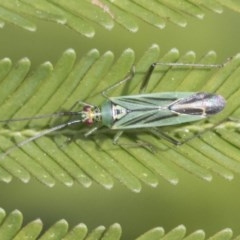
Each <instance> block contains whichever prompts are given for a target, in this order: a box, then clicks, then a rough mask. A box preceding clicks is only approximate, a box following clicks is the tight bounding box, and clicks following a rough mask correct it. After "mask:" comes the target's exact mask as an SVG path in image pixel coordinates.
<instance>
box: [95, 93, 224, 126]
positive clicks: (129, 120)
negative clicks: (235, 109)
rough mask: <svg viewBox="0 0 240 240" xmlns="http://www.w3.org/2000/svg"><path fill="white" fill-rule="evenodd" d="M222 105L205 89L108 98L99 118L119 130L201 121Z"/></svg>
mask: <svg viewBox="0 0 240 240" xmlns="http://www.w3.org/2000/svg"><path fill="white" fill-rule="evenodd" d="M224 106H225V100H224V98H223V97H222V96H220V95H216V94H210V93H205V92H198V93H193V92H177V93H174V92H165V93H151V94H141V95H133V96H122V97H111V98H109V100H108V101H106V102H105V103H104V104H103V105H102V106H101V121H102V124H103V125H104V126H107V127H109V128H111V129H120V130H124V129H135V128H150V127H162V126H169V125H176V124H180V123H186V122H192V121H196V120H201V119H203V118H205V117H207V116H210V115H213V114H216V113H218V112H220V111H221V110H222V109H223V108H224ZM98 114H99V112H97V115H98Z"/></svg>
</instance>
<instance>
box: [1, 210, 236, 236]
mask: <svg viewBox="0 0 240 240" xmlns="http://www.w3.org/2000/svg"><path fill="white" fill-rule="evenodd" d="M0 212H1V213H2V214H3V215H4V216H3V220H2V221H3V223H2V224H1V226H0V236H1V239H3V240H22V239H24V240H35V239H38V240H45V239H46V240H49V239H52V240H84V239H85V240H92V239H95V240H108V239H109V240H120V239H123V238H122V227H121V226H120V224H118V223H114V224H112V225H110V226H109V227H108V228H106V227H104V226H98V227H96V228H95V229H92V230H89V229H88V227H87V226H86V225H85V224H83V223H80V224H77V225H76V226H74V227H73V228H72V229H70V230H69V227H68V222H67V221H66V220H63V219H62V220H59V221H57V222H56V223H54V224H53V225H52V226H48V228H47V229H44V230H43V223H42V221H41V220H40V219H36V220H34V221H31V222H29V223H26V225H22V220H23V216H22V214H21V212H19V211H18V210H14V211H13V212H11V213H9V214H8V215H6V213H5V211H4V210H3V209H0ZM239 237H240V236H236V237H234V238H233V231H232V230H231V229H230V228H225V229H222V230H220V231H219V232H217V233H215V234H214V235H212V236H210V237H208V238H206V237H205V232H204V231H203V230H196V231H194V232H192V233H190V234H186V227H185V226H184V225H179V226H177V227H175V228H173V229H172V230H170V231H169V232H167V233H165V231H164V229H163V228H162V227H158V226H157V227H155V228H152V229H150V230H148V231H147V232H145V233H142V234H141V235H140V236H139V237H137V238H136V240H155V239H156V240H157V239H163V240H178V239H179V240H180V239H183V238H184V239H186V240H204V239H209V240H228V239H229V240H230V239H239Z"/></svg>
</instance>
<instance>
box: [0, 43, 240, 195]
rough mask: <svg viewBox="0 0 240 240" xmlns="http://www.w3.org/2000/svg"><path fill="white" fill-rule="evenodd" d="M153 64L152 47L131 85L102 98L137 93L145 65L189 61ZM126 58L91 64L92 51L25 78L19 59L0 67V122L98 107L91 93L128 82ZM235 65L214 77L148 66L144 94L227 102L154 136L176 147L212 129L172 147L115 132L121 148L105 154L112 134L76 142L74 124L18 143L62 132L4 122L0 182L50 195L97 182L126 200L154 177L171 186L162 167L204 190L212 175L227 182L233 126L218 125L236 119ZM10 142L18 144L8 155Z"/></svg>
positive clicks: (140, 134)
mask: <svg viewBox="0 0 240 240" xmlns="http://www.w3.org/2000/svg"><path fill="white" fill-rule="evenodd" d="M159 55H160V51H159V47H158V46H157V45H152V46H151V47H150V48H149V49H148V50H147V51H146V52H145V54H144V55H143V56H142V57H141V58H140V60H139V61H138V62H136V63H135V68H136V70H135V76H134V78H133V79H132V80H131V81H130V82H129V83H126V84H122V85H121V86H119V88H116V89H113V90H112V91H111V92H109V94H110V95H111V96H121V95H130V94H137V93H138V89H139V87H140V85H141V82H142V81H143V79H144V77H145V75H146V72H147V71H148V68H149V66H150V65H151V64H152V63H153V62H156V61H161V62H181V63H192V62H195V61H196V60H195V58H196V56H195V53H194V52H192V51H190V52H187V53H186V54H185V55H183V56H180V54H179V52H178V51H177V49H171V50H170V51H169V52H168V53H166V54H165V56H162V57H161V58H160V57H159ZM134 58H135V57H134V52H133V50H131V49H126V50H125V51H124V52H123V53H122V55H121V56H120V57H119V58H118V59H116V60H115V57H114V55H113V53H112V52H109V51H108V52H106V53H104V54H102V55H100V54H99V52H98V51H97V50H95V49H94V50H91V51H90V52H89V53H87V54H86V56H84V57H83V58H81V59H79V60H77V57H76V53H75V51H74V50H72V49H69V50H66V51H65V52H64V53H63V55H62V56H61V57H60V58H59V60H58V62H57V63H56V64H55V66H52V64H51V63H49V62H46V63H44V64H42V65H41V66H39V68H37V69H36V70H35V71H33V73H31V72H29V66H30V61H29V60H28V59H26V58H25V59H23V60H20V61H19V62H17V63H16V65H13V66H11V65H10V61H9V60H7V61H6V60H4V59H3V60H2V61H0V69H3V72H5V73H8V74H3V75H2V79H1V81H0V89H1V90H2V89H3V88H4V91H3V94H2V95H0V96H1V97H2V99H1V102H2V104H1V111H0V117H1V118H0V119H2V120H4V119H5V120H6V119H12V118H22V117H31V116H37V115H41V114H51V113H54V112H61V111H69V110H70V109H71V110H72V111H75V110H76V109H78V111H79V110H80V111H81V108H80V109H79V107H80V106H79V107H78V106H75V107H76V109H75V108H74V109H72V106H73V105H75V103H76V101H79V100H80V101H84V102H87V103H90V104H94V105H98V106H101V104H102V103H103V102H104V101H106V99H105V98H104V97H103V96H102V95H101V92H102V91H103V90H105V89H106V88H108V87H109V86H111V85H113V84H115V83H117V82H119V81H120V80H121V79H123V78H124V77H125V76H126V75H127V74H129V71H130V70H131V68H132V65H133V64H134ZM215 59H216V54H215V53H214V52H209V53H207V54H206V55H205V56H203V57H202V58H201V59H200V60H199V61H196V62H199V63H203V64H210V63H214V62H215ZM239 65H240V55H236V57H233V58H232V59H231V60H229V61H228V62H227V63H225V64H224V66H223V67H222V68H219V69H199V68H189V67H184V68H180V67H172V68H170V67H166V66H160V65H158V66H157V67H156V69H155V70H154V72H153V74H152V75H151V79H150V82H149V86H148V88H147V92H164V91H202V90H204V91H208V92H219V93H220V94H222V95H223V96H224V97H225V98H226V100H227V106H226V109H225V110H224V111H223V112H222V113H220V114H218V115H217V116H214V117H211V118H209V119H208V121H200V122H195V123H193V124H189V125H184V126H182V125H181V126H179V125H176V126H172V127H165V128H161V129H159V130H161V131H164V132H165V133H167V134H169V135H171V136H173V137H175V138H179V140H182V139H186V138H188V137H189V136H193V135H195V134H200V133H201V132H202V131H207V129H209V128H210V129H212V130H211V131H207V132H206V133H204V134H202V135H200V137H198V138H195V139H192V140H191V141H189V142H188V143H186V144H184V145H182V146H179V147H175V146H173V145H172V144H171V143H169V142H167V141H166V140H164V139H159V135H158V134H157V133H156V132H155V131H148V130H147V129H144V130H142V129H138V130H136V129H133V130H132V131H130V132H124V133H123V135H122V136H121V138H120V140H119V143H120V144H121V143H122V145H114V144H113V137H114V135H115V133H116V132H115V131H113V130H111V129H108V128H102V129H101V130H98V131H97V132H96V133H95V134H93V135H92V136H89V137H88V138H86V137H84V136H83V134H84V133H86V132H87V131H89V128H88V127H87V126H84V124H80V125H81V126H79V127H78V128H65V129H64V130H62V131H56V132H54V133H53V134H51V135H46V136H44V137H41V138H39V139H37V140H36V141H30V142H28V140H27V139H28V138H29V137H34V136H37V134H39V133H41V131H42V130H45V129H48V128H50V127H51V126H55V125H58V124H60V123H64V122H65V121H67V119H65V118H57V119H56V118H55V119H49V118H41V119H35V120H29V119H27V121H16V122H8V123H6V122H5V123H3V124H2V127H1V130H0V132H1V136H0V148H1V149H2V152H3V153H2V154H1V155H0V158H1V159H0V165H1V168H0V180H1V181H5V182H9V181H11V179H12V178H13V177H15V178H18V179H20V180H21V181H23V182H28V181H29V180H30V179H31V177H34V178H36V179H38V180H39V181H40V182H42V183H44V184H46V185H47V186H50V187H51V186H53V185H54V184H55V183H56V182H61V183H63V184H64V185H66V186H72V185H73V184H74V182H75V183H80V184H81V185H82V186H84V187H89V186H91V185H92V183H93V182H97V183H98V184H100V185H102V186H103V187H104V188H106V189H110V188H112V187H113V185H114V182H115V181H116V180H117V181H119V182H121V183H122V184H123V185H125V186H126V187H127V188H128V189H130V190H131V191H134V192H139V191H141V188H142V183H144V184H146V185H148V186H151V187H156V186H157V185H158V183H159V177H161V178H162V179H165V180H166V181H168V182H169V183H171V184H177V183H178V181H179V177H178V175H177V173H176V172H175V170H174V168H173V166H172V164H174V165H177V166H179V167H181V168H183V169H185V170H186V171H188V172H190V173H191V174H193V175H195V176H197V177H199V178H201V179H204V180H206V181H211V180H212V178H213V176H214V174H218V175H219V176H221V177H223V178H225V179H227V180H232V179H233V178H234V176H235V174H237V175H238V174H240V163H239V162H240V157H239V147H240V141H239V136H238V135H239V134H238V129H239V122H238V121H234V120H226V121H223V120H224V119H227V118H228V117H231V116H234V118H235V119H238V118H239V115H240V114H239V111H238V109H239V101H238V99H239V95H240V93H239V90H238V89H239V87H236V85H237V84H239V81H238V76H239V74H238V72H239V69H240V68H239ZM193 81H194V84H193ZM7 83H9V84H7ZM231 85H234V86H235V87H232V86H231ZM236 89H237V90H236ZM80 105H81V104H80ZM219 122H220V124H218V123H219ZM216 124H218V125H217V126H216ZM69 140H70V141H69ZM24 141H27V142H26V143H27V144H25V143H24ZM19 142H23V145H22V146H21V145H17V146H16V143H19ZM4 152H5V153H4ZM114 179H115V180H114Z"/></svg>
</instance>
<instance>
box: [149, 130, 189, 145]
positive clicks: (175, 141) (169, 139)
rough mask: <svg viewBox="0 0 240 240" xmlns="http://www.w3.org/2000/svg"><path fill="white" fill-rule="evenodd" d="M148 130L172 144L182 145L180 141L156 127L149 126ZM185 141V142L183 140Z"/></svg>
mask: <svg viewBox="0 0 240 240" xmlns="http://www.w3.org/2000/svg"><path fill="white" fill-rule="evenodd" d="M147 130H148V131H149V132H151V133H152V134H153V135H155V136H157V137H158V138H162V139H164V140H166V141H168V142H170V143H172V144H173V145H176V146H177V145H182V142H181V141H178V140H177V139H175V138H173V137H171V136H169V135H168V134H166V133H164V132H161V131H159V129H158V128H149V129H147ZM184 143H185V142H184Z"/></svg>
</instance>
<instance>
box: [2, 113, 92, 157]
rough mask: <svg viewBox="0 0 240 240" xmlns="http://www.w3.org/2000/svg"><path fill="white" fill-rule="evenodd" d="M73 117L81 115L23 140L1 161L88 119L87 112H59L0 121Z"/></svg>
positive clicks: (8, 151)
mask: <svg viewBox="0 0 240 240" xmlns="http://www.w3.org/2000/svg"><path fill="white" fill-rule="evenodd" d="M73 115H79V116H80V118H79V119H75V120H71V121H68V122H65V123H62V124H59V125H57V126H54V127H51V128H49V129H46V130H43V131H41V132H39V133H38V134H36V135H35V136H32V137H30V138H27V139H26V140H23V141H21V142H19V143H17V144H16V145H14V146H12V147H10V148H8V149H7V150H6V151H5V152H4V153H2V154H0V161H1V160H3V159H4V158H5V157H6V156H7V155H9V154H10V153H11V152H13V151H14V150H15V149H17V148H21V147H23V146H24V145H25V144H27V143H29V142H32V141H35V140H36V139H38V138H40V137H43V136H45V135H48V134H50V133H52V132H55V131H57V130H60V129H63V128H65V127H68V126H71V125H74V124H78V123H83V122H85V121H87V119H88V117H87V116H86V114H85V112H83V111H81V112H58V113H53V114H48V115H39V116H35V117H25V118H15V119H9V120H0V122H2V123H3V122H5V123H7V122H14V121H26V120H32V119H41V118H48V117H60V116H73Z"/></svg>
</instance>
